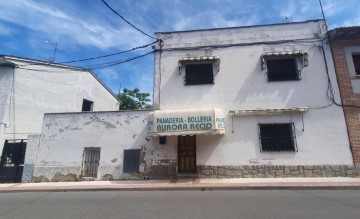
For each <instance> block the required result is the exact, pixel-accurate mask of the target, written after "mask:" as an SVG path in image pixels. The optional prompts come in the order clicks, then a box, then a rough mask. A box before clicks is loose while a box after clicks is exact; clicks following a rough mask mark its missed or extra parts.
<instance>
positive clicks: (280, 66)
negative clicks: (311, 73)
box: [266, 58, 301, 81]
mask: <svg viewBox="0 0 360 219" xmlns="http://www.w3.org/2000/svg"><path fill="white" fill-rule="evenodd" d="M266 66H267V76H268V81H293V80H300V79H301V78H300V74H299V71H298V69H297V64H296V59H295V58H284V59H267V60H266Z"/></svg>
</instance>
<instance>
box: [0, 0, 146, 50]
mask: <svg viewBox="0 0 360 219" xmlns="http://www.w3.org/2000/svg"><path fill="white" fill-rule="evenodd" d="M4 5H6V7H1V8H0V19H3V20H6V21H8V22H12V23H14V24H17V25H20V26H23V27H25V28H29V29H32V30H35V31H38V32H41V33H44V34H45V35H46V37H47V38H49V37H50V38H52V39H54V38H55V39H56V38H62V40H66V41H69V42H70V43H74V42H75V43H78V44H81V45H88V46H94V47H97V48H99V49H102V50H105V49H107V48H111V47H125V48H129V47H135V46H138V45H142V44H146V43H147V42H149V41H148V39H146V37H144V36H142V35H141V34H140V33H138V32H136V31H135V30H133V29H131V27H122V26H121V25H120V24H119V26H118V27H113V26H110V25H109V24H107V23H105V22H102V21H101V20H100V21H99V20H92V19H91V18H82V17H78V16H77V15H75V14H69V13H66V12H64V11H61V10H60V9H56V8H54V7H51V6H49V5H45V4H41V3H38V2H35V1H31V0H30V1H20V0H14V1H9V2H7V4H3V6H4ZM29 9H31V10H29ZM63 45H64V46H66V43H64V42H63Z"/></svg>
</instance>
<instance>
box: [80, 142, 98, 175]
mask: <svg viewBox="0 0 360 219" xmlns="http://www.w3.org/2000/svg"><path fill="white" fill-rule="evenodd" d="M99 161H100V148H98V147H87V148H84V154H83V167H82V176H83V177H96V176H97V172H98V167H99Z"/></svg>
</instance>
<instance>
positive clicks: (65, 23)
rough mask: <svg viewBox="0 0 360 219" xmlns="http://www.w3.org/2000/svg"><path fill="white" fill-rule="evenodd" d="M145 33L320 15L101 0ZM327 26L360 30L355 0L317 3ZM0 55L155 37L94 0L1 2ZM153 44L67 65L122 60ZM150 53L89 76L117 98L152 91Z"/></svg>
mask: <svg viewBox="0 0 360 219" xmlns="http://www.w3.org/2000/svg"><path fill="white" fill-rule="evenodd" d="M106 2H107V3H108V4H109V5H111V6H112V7H113V8H114V9H115V10H116V11H118V12H119V13H120V14H121V15H122V16H124V17H125V18H126V19H127V20H129V21H130V22H132V23H133V24H134V25H135V26H137V27H138V28H140V29H141V30H143V31H144V32H146V33H148V34H150V35H152V36H154V33H155V32H165V31H176V30H189V29H204V28H217V27H232V26H248V25H259V24H270V23H282V22H284V20H285V17H288V18H290V19H291V20H292V21H294V22H295V21H304V20H311V19H320V18H322V15H321V9H320V6H319V1H318V0H106ZM322 4H323V8H324V12H325V16H326V18H327V21H328V24H329V28H330V29H333V28H336V27H340V26H357V25H360V13H359V11H360V2H359V0H322ZM0 5H1V7H0V54H5V55H15V56H21V57H27V58H33V59H40V60H51V59H52V58H53V52H54V47H53V46H52V45H51V44H48V43H46V40H48V41H52V42H56V43H57V53H56V57H55V62H66V61H71V60H78V59H84V58H91V57H95V56H101V55H106V54H110V53H116V52H120V51H123V50H127V49H131V48H133V47H137V46H141V45H145V44H148V43H151V42H153V41H154V40H153V39H151V38H149V37H147V36H144V35H142V34H141V33H139V32H138V31H136V30H135V29H133V28H132V27H131V26H129V25H128V24H126V23H125V22H124V21H123V20H121V19H120V18H119V17H117V16H116V15H115V14H114V13H113V12H111V11H110V10H109V9H108V8H107V7H106V6H105V5H104V4H103V3H102V2H101V1H100V0H51V1H50V0H0ZM150 51H151V47H147V48H145V49H140V50H136V51H133V52H130V53H125V54H122V55H117V56H112V57H108V58H104V59H97V60H92V61H87V62H77V63H72V65H76V66H82V67H89V66H91V65H94V64H99V63H105V62H112V61H120V60H125V59H127V58H129V57H134V56H138V55H141V54H145V53H147V52H150ZM153 71H154V68H153V56H152V55H149V56H146V57H144V58H141V59H137V60H135V61H131V62H127V63H124V64H121V65H116V66H112V67H109V68H104V69H95V70H94V72H95V73H96V74H97V75H98V76H99V77H100V78H101V79H102V80H103V81H104V82H105V83H106V84H107V85H108V86H109V87H110V88H111V89H112V90H113V91H114V92H115V93H117V92H118V90H119V88H120V85H121V87H122V88H124V87H127V88H134V87H138V88H140V90H141V91H144V92H149V93H152V82H153V81H152V80H153Z"/></svg>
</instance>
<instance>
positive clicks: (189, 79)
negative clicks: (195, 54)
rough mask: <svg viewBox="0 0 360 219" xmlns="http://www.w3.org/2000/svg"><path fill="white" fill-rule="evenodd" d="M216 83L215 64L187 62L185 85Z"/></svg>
mask: <svg viewBox="0 0 360 219" xmlns="http://www.w3.org/2000/svg"><path fill="white" fill-rule="evenodd" d="M198 84H214V74H213V64H212V63H204V64H187V65H186V66H185V85H198Z"/></svg>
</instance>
